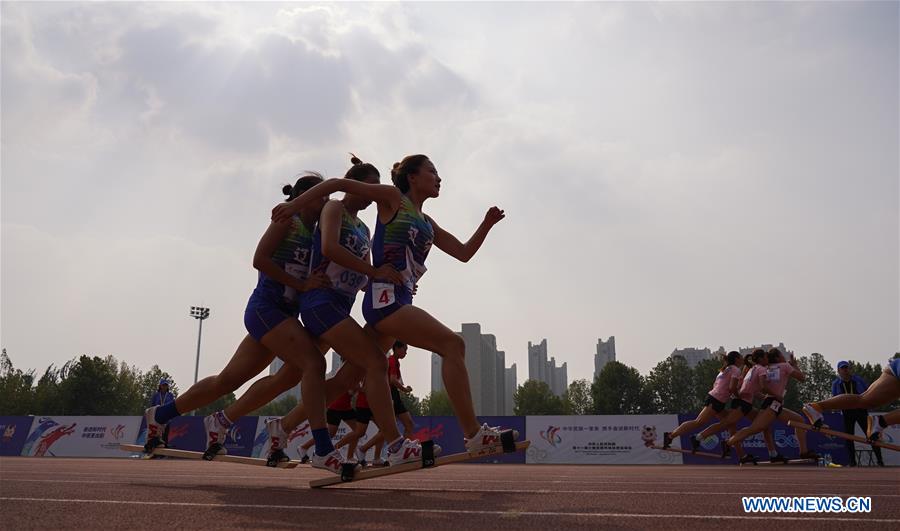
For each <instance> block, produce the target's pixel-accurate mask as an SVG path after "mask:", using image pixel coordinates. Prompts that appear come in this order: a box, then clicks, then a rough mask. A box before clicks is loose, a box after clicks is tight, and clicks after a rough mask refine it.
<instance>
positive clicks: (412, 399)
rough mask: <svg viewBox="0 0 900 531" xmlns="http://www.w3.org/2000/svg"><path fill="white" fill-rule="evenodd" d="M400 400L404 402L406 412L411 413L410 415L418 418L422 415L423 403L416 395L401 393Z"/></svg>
mask: <svg viewBox="0 0 900 531" xmlns="http://www.w3.org/2000/svg"><path fill="white" fill-rule="evenodd" d="M400 400H402V401H403V405H404V406H406V410H407V411H409V414H410V415H417V416H418V415H421V414H422V402H421V401H420V400H419V397H417V396H416V395H414V394H412V393H400Z"/></svg>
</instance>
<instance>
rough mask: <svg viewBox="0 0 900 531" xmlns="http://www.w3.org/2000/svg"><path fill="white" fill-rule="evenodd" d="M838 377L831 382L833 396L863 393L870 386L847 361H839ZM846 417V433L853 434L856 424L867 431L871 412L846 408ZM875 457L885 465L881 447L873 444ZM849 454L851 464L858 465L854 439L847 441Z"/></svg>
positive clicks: (881, 464)
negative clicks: (851, 369) (853, 370)
mask: <svg viewBox="0 0 900 531" xmlns="http://www.w3.org/2000/svg"><path fill="white" fill-rule="evenodd" d="M837 372H838V377H837V378H835V379H834V381H833V382H831V396H837V395H844V394H849V395H861V394H863V392H865V390H866V389H868V388H869V386H868V385H867V384H866V381H865V380H863V379H862V378H860V377H859V376H858V375H856V374H853V373H852V372H850V364H849V363H847V362H846V361H839V362H838V365H837ZM842 413H843V417H844V433H849V434H850V435H853V432H854V426H853V425H854V424H859V427H860V428H861V429H862V431H863V433H866V421H867V419H868V417H869V412H868V411H866V410H865V409H845V410H843V411H842ZM872 449H873V450H874V451H875V458H876V459H877V460H878V466H884V461H883V460H882V459H881V448H879V447H878V446H873V447H872ZM847 454H848V457H849V458H850V466H856V447H855V445H854V444H853V441H849V440H848V441H847Z"/></svg>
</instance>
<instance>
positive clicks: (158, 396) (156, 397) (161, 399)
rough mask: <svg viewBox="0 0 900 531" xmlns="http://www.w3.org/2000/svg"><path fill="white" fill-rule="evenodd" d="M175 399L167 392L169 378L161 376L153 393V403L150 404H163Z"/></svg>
mask: <svg viewBox="0 0 900 531" xmlns="http://www.w3.org/2000/svg"><path fill="white" fill-rule="evenodd" d="M174 401H175V395H173V394H172V393H170V392H169V380H166V379H165V378H163V379H162V380H160V381H159V386H158V387H157V388H156V392H155V393H153V403H152V404H150V405H151V406H164V405H166V404H168V403H169V402H174Z"/></svg>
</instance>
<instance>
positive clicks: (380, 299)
mask: <svg viewBox="0 0 900 531" xmlns="http://www.w3.org/2000/svg"><path fill="white" fill-rule="evenodd" d="M396 301H397V299H396V297H395V296H394V285H393V284H388V283H385V282H372V308H374V309H376V310H378V309H381V308H386V307H388V306H390V305H391V304H394V303H395V302H396Z"/></svg>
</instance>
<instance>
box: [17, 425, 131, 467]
mask: <svg viewBox="0 0 900 531" xmlns="http://www.w3.org/2000/svg"><path fill="white" fill-rule="evenodd" d="M140 423H141V417H63V416H53V417H35V419H34V422H33V423H32V426H31V431H30V432H29V434H28V437H27V438H26V440H25V444H24V446H23V448H22V454H21V455H23V456H28V457H128V456H129V454H128V453H126V452H123V451H121V450H119V445H120V444H123V443H124V444H129V443H131V442H132V441H134V440H135V438H136V437H137V434H138V429H139V428H140Z"/></svg>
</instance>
